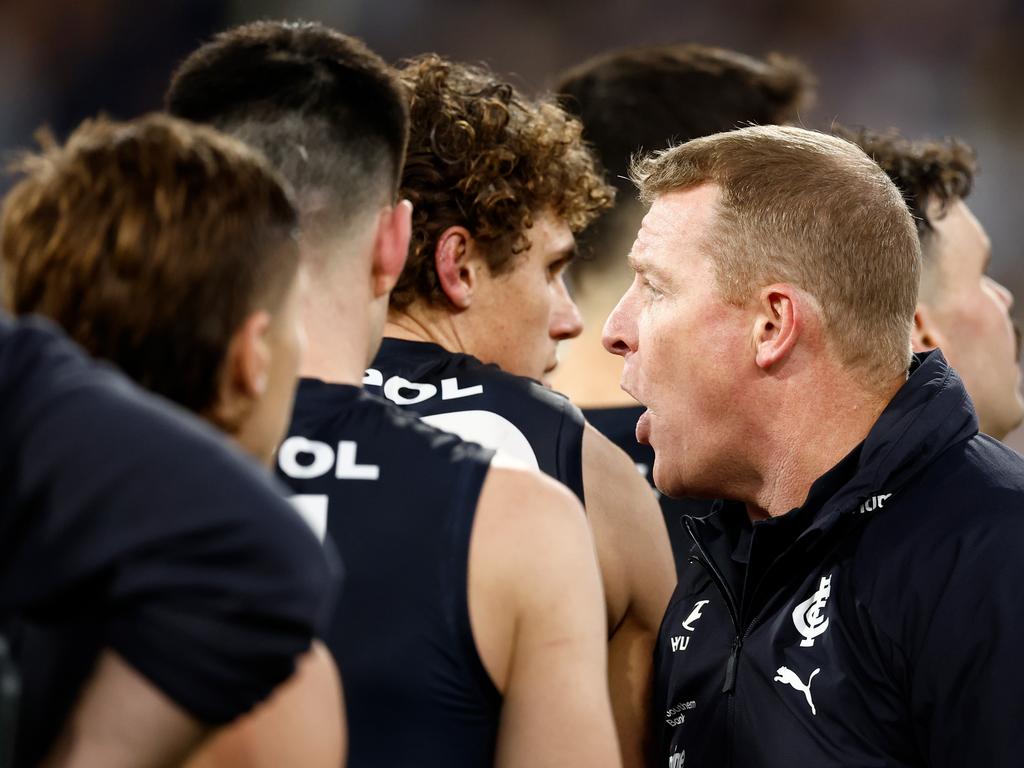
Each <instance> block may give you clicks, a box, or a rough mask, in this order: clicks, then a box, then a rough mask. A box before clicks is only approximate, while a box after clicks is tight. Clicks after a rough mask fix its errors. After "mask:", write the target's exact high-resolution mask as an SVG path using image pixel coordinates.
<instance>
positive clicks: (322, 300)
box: [299, 286, 373, 387]
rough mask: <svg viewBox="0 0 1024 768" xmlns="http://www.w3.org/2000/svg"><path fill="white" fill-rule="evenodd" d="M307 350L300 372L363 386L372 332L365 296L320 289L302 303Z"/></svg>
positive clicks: (340, 382) (334, 382)
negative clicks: (347, 294) (340, 293)
mask: <svg viewBox="0 0 1024 768" xmlns="http://www.w3.org/2000/svg"><path fill="white" fill-rule="evenodd" d="M303 322H304V324H305V328H306V339H307V343H306V352H305V354H304V355H303V359H302V366H301V367H300V369H299V374H300V375H301V376H303V377H305V378H312V379H320V380H322V381H326V382H328V383H331V384H350V385H352V386H357V387H358V386H362V382H363V374H364V371H365V369H366V364H367V362H368V361H369V359H370V344H371V336H372V335H373V334H372V331H371V328H370V318H369V313H368V311H367V300H366V299H365V297H354V296H345V295H339V294H337V293H332V292H331V291H320V290H317V287H316V286H314V287H313V288H312V289H311V290H310V292H309V294H308V295H307V299H306V302H305V303H304V306H303Z"/></svg>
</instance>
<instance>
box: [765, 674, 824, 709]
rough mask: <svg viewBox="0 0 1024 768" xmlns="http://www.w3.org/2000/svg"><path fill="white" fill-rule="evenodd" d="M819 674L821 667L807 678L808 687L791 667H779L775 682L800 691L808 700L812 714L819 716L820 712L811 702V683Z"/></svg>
mask: <svg viewBox="0 0 1024 768" xmlns="http://www.w3.org/2000/svg"><path fill="white" fill-rule="evenodd" d="M819 672H821V668H820V667H819V668H818V669H816V670H814V671H813V672H811V676H810V677H809V678H807V685H804V683H803V681H802V680H801V679H800V678H799V677H797V674H796V672H794V671H793V670H791V669H790V668H789V667H779V669H778V674H777V675H776V677H775V682H776V683H785V684H786V685H791V686H792V687H794V688H796V689H797V690H798V691H801V692H802V693H803V695H804V697H805V698H806V699H807V704H808V706H810V708H811V714H812V715H817V714H818V710H816V709H815V708H814V702H813V701H811V681H812V680H813V679H814V676H815V675H816V674H818V673H819Z"/></svg>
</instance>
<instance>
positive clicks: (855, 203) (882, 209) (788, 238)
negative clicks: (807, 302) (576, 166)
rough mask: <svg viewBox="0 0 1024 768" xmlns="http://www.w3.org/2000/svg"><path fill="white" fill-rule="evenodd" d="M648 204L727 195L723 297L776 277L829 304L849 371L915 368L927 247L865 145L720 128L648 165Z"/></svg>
mask: <svg viewBox="0 0 1024 768" xmlns="http://www.w3.org/2000/svg"><path fill="white" fill-rule="evenodd" d="M633 176H634V179H635V180H636V182H637V184H638V185H639V187H640V193H641V197H642V198H643V199H644V200H646V201H648V202H649V201H651V200H653V199H654V198H655V197H657V196H659V195H661V194H664V193H668V192H672V191H674V190H680V189H686V188H689V187H693V186H697V185H700V184H704V183H710V184H714V185H716V186H717V187H718V188H719V189H720V199H719V204H718V211H717V218H716V225H715V227H714V233H713V234H712V235H711V238H712V240H713V242H710V243H708V245H707V251H708V252H709V253H711V254H713V255H712V257H711V258H712V259H713V262H714V263H713V266H714V269H715V274H716V281H717V284H718V288H719V290H720V291H721V292H722V295H723V297H724V298H725V299H726V300H727V301H730V302H733V303H736V304H738V305H746V304H747V303H749V302H751V301H753V300H755V299H756V294H757V291H758V290H759V289H760V288H761V287H764V286H767V285H771V284H772V283H776V282H785V283H790V284H793V285H795V286H797V287H798V288H800V289H802V290H803V291H805V292H807V293H808V294H810V295H811V296H812V297H813V298H814V299H815V300H816V301H817V303H818V305H819V306H820V309H821V313H822V317H823V320H824V328H825V331H826V334H827V338H828V341H829V342H830V345H831V347H832V348H833V350H834V352H835V354H836V355H837V357H838V359H839V360H841V361H842V363H843V364H845V365H846V366H848V367H851V368H853V367H856V368H860V369H864V370H867V371H870V372H871V374H872V375H873V376H875V377H877V378H878V379H885V378H889V377H893V376H897V375H899V374H900V373H903V372H905V371H906V369H907V366H908V364H909V362H910V329H911V324H912V322H913V317H914V308H915V305H916V301H917V290H918V281H919V274H920V261H921V255H920V246H919V244H918V238H917V233H916V231H915V227H914V222H913V219H912V218H911V216H910V213H909V212H908V211H907V207H906V205H905V204H904V202H903V198H902V197H901V195H900V193H899V190H897V189H896V187H895V186H894V185H893V183H892V182H891V181H890V180H889V178H888V177H887V176H886V175H885V173H884V172H883V171H882V170H881V169H880V168H879V167H878V166H877V165H876V164H875V163H874V162H872V161H871V159H870V158H868V157H867V156H866V155H865V154H864V153H863V152H862V151H861V150H860V149H858V148H857V147H856V146H855V145H853V144H851V143H849V142H847V141H844V140H843V139H839V138H837V137H834V136H828V135H825V134H821V133H817V132H813V131H807V130H804V129H801V128H792V127H782V126H756V127H750V128H743V129H740V130H736V131H730V132H728V133H719V134H715V135H713V136H708V137H704V138H700V139H695V140H693V141H690V142H687V143H686V144H682V145H680V146H677V147H674V148H672V149H669V150H665V151H662V152H656V153H654V154H652V155H649V156H647V157H646V158H642V159H639V160H638V161H637V162H636V163H635V164H634V168H633Z"/></svg>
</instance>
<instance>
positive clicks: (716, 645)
mask: <svg viewBox="0 0 1024 768" xmlns="http://www.w3.org/2000/svg"><path fill="white" fill-rule="evenodd" d="M636 176H637V178H638V180H639V183H640V186H641V192H642V194H643V196H644V197H645V198H646V199H648V200H650V201H651V208H650V211H649V212H648V214H647V216H646V217H645V218H644V221H643V224H642V226H641V228H640V232H639V233H638V235H637V239H636V242H635V243H634V245H633V249H632V252H631V253H630V256H629V259H630V263H631V265H632V266H633V268H634V270H635V273H636V275H635V279H634V282H633V285H632V286H631V287H630V289H629V290H628V291H627V292H626V294H625V295H624V296H623V297H622V299H621V300H620V302H619V304H618V306H617V307H616V309H615V311H614V312H613V313H612V315H611V316H610V317H609V319H608V322H607V324H606V326H605V338H604V343H605V347H606V348H607V349H608V350H609V351H611V352H613V353H614V354H619V355H622V356H623V357H624V358H625V366H624V373H623V388H624V389H626V390H627V391H628V392H630V393H631V394H632V395H633V396H634V397H635V398H636V399H637V400H638V401H639V402H641V403H642V404H643V405H644V406H646V407H647V411H646V412H645V413H644V414H643V415H642V416H641V417H640V420H639V423H638V424H637V437H638V439H640V440H641V441H642V442H649V443H650V444H651V446H652V447H653V448H654V451H655V455H656V460H655V468H654V477H655V481H656V482H657V484H658V487H659V488H660V489H661V490H663V491H664V492H666V493H669V494H673V495H677V494H688V495H703V496H710V497H718V498H720V499H728V500H729V501H722V502H718V503H716V505H715V507H714V511H713V512H712V514H710V515H709V516H707V517H704V518H701V519H698V518H693V517H688V518H685V519H684V523H685V526H686V529H687V531H688V533H689V535H690V537H691V539H692V543H693V549H692V550H691V552H692V558H691V562H690V564H689V565H688V566H687V568H686V569H685V570H684V571H683V573H682V575H681V578H680V582H679V584H678V586H677V589H676V592H675V595H674V596H673V599H672V602H671V604H670V606H669V609H668V612H667V614H666V616H665V620H664V621H663V623H662V628H661V634H660V638H659V641H658V643H657V646H656V651H655V678H656V680H655V711H656V715H655V716H656V722H655V728H656V730H657V731H658V734H659V736H658V750H659V754H658V758H657V759H658V761H662V760H665V759H667V760H668V762H669V764H670V765H681V764H682V762H683V760H684V759H685V760H686V763H687V764H690V763H691V762H692V763H693V764H694V765H723V764H732V765H759V766H769V767H770V766H780V767H781V766H791V765H793V764H799V765H868V764H881V763H884V764H885V765H892V766H911V765H913V766H922V765H924V766H959V765H967V764H978V765H987V766H1010V765H1016V764H1018V763H1019V759H1020V754H1021V753H1022V750H1024V738H1022V735H1021V730H1020V728H1019V727H1018V726H1017V723H1018V722H1019V720H1020V716H1021V705H1020V703H1019V701H1018V697H1016V694H1015V692H1016V691H1017V690H1019V689H1020V687H1021V685H1022V684H1024V670H1022V668H1021V665H1020V664H1019V663H1018V661H1017V654H1018V650H1019V647H1020V644H1021V642H1022V640H1024V618H1022V616H1021V613H1020V611H1019V610H1017V605H1018V603H1019V601H1018V599H1017V595H1016V593H1015V590H1016V589H1017V585H1018V584H1019V583H1020V582H1021V579H1022V578H1024V566H1022V564H1021V560H1020V557H1019V546H1018V542H1019V541H1020V540H1021V537H1022V536H1024V519H1022V517H1021V515H1020V509H1021V505H1022V504H1024V460H1022V459H1021V457H1020V456H1019V455H1018V454H1016V453H1014V452H1013V451H1010V450H1008V449H1006V448H1004V447H1003V446H1002V445H1000V444H999V443H997V442H996V441H994V440H991V439H990V438H988V437H986V436H984V435H979V434H978V422H977V418H976V416H975V414H974V411H973V408H972V407H971V405H970V400H969V399H968V397H967V395H966V392H965V390H964V388H963V385H962V384H961V382H960V380H959V378H958V377H957V375H956V373H955V372H954V371H953V370H952V369H951V368H949V366H948V365H946V362H945V360H944V359H943V358H942V355H941V353H940V352H938V351H933V352H929V353H924V354H920V355H916V356H914V357H911V356H910V354H909V348H910V332H911V321H912V319H913V315H914V306H915V297H916V289H917V282H918V274H919V270H920V249H919V244H918V242H917V236H916V232H915V229H914V223H913V220H912V218H911V216H910V213H909V212H908V211H907V209H906V206H905V205H903V204H902V201H901V198H900V196H899V193H898V192H897V191H896V188H895V187H894V186H893V184H892V183H891V182H890V181H889V180H888V178H887V177H886V176H885V174H884V173H883V172H882V171H881V170H880V169H879V168H878V167H877V166H876V165H875V164H874V163H872V162H871V161H870V160H868V158H867V157H866V156H865V155H863V153H861V152H860V150H858V149H857V148H856V147H854V146H853V145H851V144H849V143H847V142H845V141H843V140H841V139H837V138H832V137H827V136H823V135H821V134H816V133H812V132H810V131H805V130H802V129H797V128H776V127H754V128H746V129H742V130H739V131H735V132H733V133H730V134H718V135H715V136H711V137H708V138H705V139H698V140H696V141H693V142H689V143H687V144H684V145H681V146H679V147H676V148H673V149H670V150H668V151H667V152H664V153H660V154H658V155H655V156H653V157H651V158H648V159H646V160H643V161H641V162H640V163H638V164H637V173H636ZM979 626H983V627H985V628H986V630H987V631H985V632H979V631H978V630H977V628H978V627H979Z"/></svg>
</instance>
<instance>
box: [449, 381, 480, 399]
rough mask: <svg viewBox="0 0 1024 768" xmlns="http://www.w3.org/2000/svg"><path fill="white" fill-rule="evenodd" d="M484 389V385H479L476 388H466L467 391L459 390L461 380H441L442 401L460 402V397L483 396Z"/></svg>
mask: <svg viewBox="0 0 1024 768" xmlns="http://www.w3.org/2000/svg"><path fill="white" fill-rule="evenodd" d="M483 391H484V387H483V385H482V384H477V385H476V386H475V387H466V388H465V389H459V380H458V379H456V378H454V377H452V378H450V379H441V399H442V400H458V399H459V398H460V397H470V396H472V395H480V394H483Z"/></svg>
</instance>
